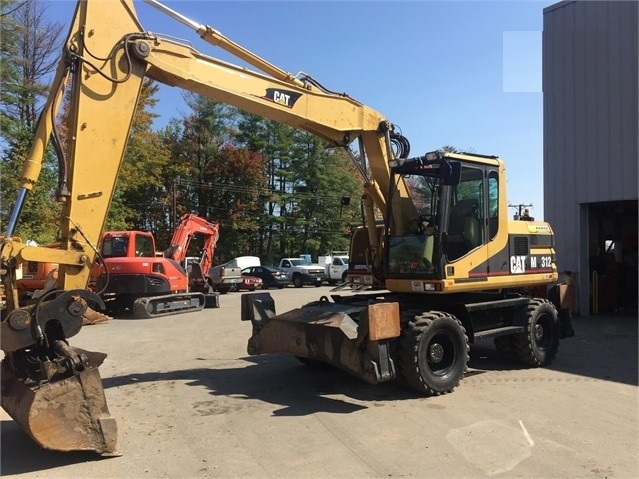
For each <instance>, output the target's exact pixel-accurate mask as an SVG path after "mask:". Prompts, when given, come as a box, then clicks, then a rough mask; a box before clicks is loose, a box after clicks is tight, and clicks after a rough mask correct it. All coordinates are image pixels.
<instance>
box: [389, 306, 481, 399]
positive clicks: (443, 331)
mask: <svg viewBox="0 0 639 479" xmlns="http://www.w3.org/2000/svg"><path fill="white" fill-rule="evenodd" d="M469 351H470V347H469V345H468V336H467V335H466V330H465V329H464V327H463V326H462V323H461V321H459V320H458V319H457V318H456V317H455V316H453V315H451V314H449V313H445V312H443V311H430V312H427V313H422V314H420V315H418V316H415V318H414V319H413V320H412V321H410V322H409V323H408V324H406V325H405V326H404V327H403V328H402V336H401V339H400V350H399V365H400V369H401V374H402V377H403V380H404V381H405V383H406V384H407V385H408V386H410V387H411V388H413V389H415V390H416V391H418V392H419V393H422V394H425V395H426V396H439V395H440V394H445V393H449V392H452V391H453V389H455V387H457V386H458V385H459V382H460V381H461V379H462V378H463V377H464V373H465V372H466V368H467V364H468V360H469V355H468V352H469Z"/></svg>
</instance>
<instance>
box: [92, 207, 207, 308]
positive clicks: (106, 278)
mask: <svg viewBox="0 0 639 479" xmlns="http://www.w3.org/2000/svg"><path fill="white" fill-rule="evenodd" d="M196 235H202V236H203V237H204V238H205V244H204V248H203V252H202V260H201V262H200V264H199V265H196V266H195V267H193V266H192V267H191V268H190V276H189V275H187V273H186V271H185V270H184V268H183V267H182V265H181V263H182V261H183V260H184V258H185V257H186V255H187V251H188V249H189V244H190V243H191V240H192V239H193V237H194V236H196ZM218 237H219V225H218V223H210V222H208V221H206V220H204V219H202V218H199V217H198V216H196V215H193V214H186V215H184V216H183V217H182V218H181V220H180V223H179V225H178V226H177V228H176V229H175V232H174V234H173V238H172V240H171V245H170V246H169V248H167V250H166V251H165V252H164V255H163V256H158V255H157V254H156V249H155V239H154V237H153V235H152V234H151V233H149V232H147V231H107V232H105V233H104V234H103V235H102V240H101V244H100V256H101V261H100V263H101V264H97V263H96V266H95V267H94V274H93V275H92V276H93V281H92V282H91V284H90V285H91V286H92V289H94V290H95V291H96V292H97V293H98V294H99V295H100V296H101V297H102V299H103V300H104V303H105V304H106V306H107V310H108V311H109V312H110V313H119V312H125V311H129V312H131V313H133V315H134V316H135V317H136V318H152V317H157V316H166V315H169V314H177V313H186V312H189V311H199V310H201V309H202V308H204V307H205V306H208V307H219V300H218V296H219V293H216V292H214V291H213V289H212V287H211V286H210V285H209V283H208V281H207V278H206V277H204V275H203V274H202V271H207V270H208V266H210V265H211V263H212V258H213V255H214V253H215V245H216V244H217V240H218ZM197 266H206V267H204V268H203V267H200V268H198V267H197Z"/></svg>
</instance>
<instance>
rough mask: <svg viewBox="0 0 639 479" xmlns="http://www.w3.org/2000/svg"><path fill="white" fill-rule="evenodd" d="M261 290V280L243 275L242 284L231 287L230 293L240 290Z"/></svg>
mask: <svg viewBox="0 0 639 479" xmlns="http://www.w3.org/2000/svg"><path fill="white" fill-rule="evenodd" d="M261 288H262V278H258V277H257V276H251V275H248V274H247V275H245V274H242V282H241V283H238V284H235V285H232V286H231V291H240V290H248V291H255V290H256V289H261Z"/></svg>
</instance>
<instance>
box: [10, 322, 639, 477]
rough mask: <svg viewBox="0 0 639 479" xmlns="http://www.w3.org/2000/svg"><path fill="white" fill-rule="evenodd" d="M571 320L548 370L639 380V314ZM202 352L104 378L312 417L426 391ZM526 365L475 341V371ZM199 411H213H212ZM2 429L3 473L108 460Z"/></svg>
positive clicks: (108, 383) (275, 357) (288, 362)
mask: <svg viewBox="0 0 639 479" xmlns="http://www.w3.org/2000/svg"><path fill="white" fill-rule="evenodd" d="M573 322H574V328H575V336H574V337H572V338H567V339H564V340H562V341H561V345H560V349H559V354H558V356H557V358H556V359H555V361H554V362H553V363H552V365H551V366H550V367H549V368H548V369H551V370H554V371H560V372H565V373H569V374H575V375H580V376H585V377H590V378H594V379H600V380H608V381H616V382H620V383H625V384H630V385H637V384H638V378H637V349H638V342H637V317H636V315H627V314H626V315H609V316H594V317H587V318H575V319H574V320H573ZM198 359H200V360H201V361H202V367H201V368H194V369H188V370H178V371H166V372H151V373H140V374H137V373H132V374H127V375H124V376H115V377H110V378H105V379H104V380H103V384H104V387H105V389H108V388H116V387H120V386H126V385H131V384H138V383H151V382H157V381H185V382H186V384H187V385H190V386H204V387H205V388H207V390H209V391H210V392H211V394H212V395H214V396H227V397H236V398H249V399H258V400H260V401H264V402H268V403H271V404H274V405H277V406H280V407H279V409H276V410H275V411H274V412H273V415H274V416H306V415H309V414H315V413H317V412H328V413H331V414H350V413H352V412H355V411H358V410H361V409H365V408H368V407H371V405H372V404H374V403H375V402H378V401H379V402H382V401H383V402H388V401H398V400H414V399H419V398H420V397H419V395H417V394H416V393H415V392H413V391H411V390H410V389H407V388H403V387H397V384H396V383H383V384H380V385H375V386H374V385H369V384H366V383H363V382H361V381H360V380H357V379H354V378H353V377H351V376H350V375H348V374H347V373H344V372H342V371H339V370H337V369H334V368H331V367H329V366H326V367H321V366H320V367H310V366H304V365H302V364H301V363H299V362H298V361H297V360H296V359H294V358H293V357H291V356H290V355H285V354H270V355H264V356H253V357H247V358H242V359H243V360H245V361H247V362H250V363H252V364H251V365H249V366H247V367H238V368H230V369H215V368H214V367H213V366H209V364H208V362H209V361H208V360H207V359H204V358H198ZM521 368H522V366H521V365H520V364H519V363H517V362H516V361H514V360H510V359H508V358H506V357H504V356H503V355H501V354H500V353H498V352H497V351H496V349H495V348H494V346H493V344H492V342H491V341H486V342H480V343H477V344H475V345H473V347H472V348H471V359H470V363H469V372H468V375H469V376H471V375H476V374H488V375H489V374H490V372H491V371H509V370H520V369H521ZM462 384H463V383H462ZM336 396H337V397H336ZM426 401H428V399H426ZM371 403H372V404H371ZM426 405H428V403H427V402H426ZM201 413H202V414H204V415H206V414H207V412H206V411H202V412H201ZM217 413H219V411H211V414H217ZM0 433H1V436H2V451H1V458H0V459H1V463H0V467H1V473H2V475H8V474H20V473H25V472H29V471H45V470H47V469H51V468H56V467H61V466H65V465H68V464H74V463H78V462H86V461H97V460H102V459H103V458H101V457H100V456H98V455H97V454H95V453H89V452H86V453H85V452H72V453H60V452H54V451H47V450H42V449H40V448H39V447H38V446H37V445H36V444H35V443H34V442H33V441H32V440H31V438H30V437H28V436H27V435H26V434H25V433H24V432H23V431H22V430H21V429H20V428H19V427H18V425H17V424H16V423H14V422H12V421H2V422H0ZM25 456H27V457H31V458H33V460H32V461H29V462H28V463H25V462H24V461H20V460H18V458H19V457H25Z"/></svg>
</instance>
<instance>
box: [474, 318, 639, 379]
mask: <svg viewBox="0 0 639 479" xmlns="http://www.w3.org/2000/svg"><path fill="white" fill-rule="evenodd" d="M637 324H638V320H637V315H636V314H629V313H623V314H621V313H620V314H610V315H600V316H589V317H583V318H581V317H579V318H573V326H574V329H575V335H574V336H573V337H572V338H566V339H562V340H561V342H560V344H559V353H558V354H557V357H556V358H555V360H554V361H553V363H552V364H551V365H550V366H549V367H548V369H552V370H555V371H561V372H565V373H569V374H575V375H578V376H585V377H589V378H593V379H601V380H607V381H615V382H619V383H624V384H630V385H634V386H637V385H639V377H638V374H639V371H638V369H637V358H638V355H637V350H638V349H639V348H638V345H639V338H638V336H637ZM521 367H522V366H521V365H520V364H519V363H518V362H516V360H514V359H511V358H508V357H506V356H504V355H503V354H500V353H499V352H498V351H497V350H496V349H495V347H494V345H493V343H492V341H483V342H478V343H477V344H475V345H473V346H472V348H471V358H470V363H469V368H470V371H469V372H470V374H471V375H472V374H479V373H482V372H486V371H495V370H502V371H504V370H514V369H521Z"/></svg>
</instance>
